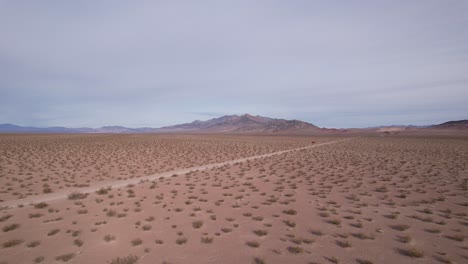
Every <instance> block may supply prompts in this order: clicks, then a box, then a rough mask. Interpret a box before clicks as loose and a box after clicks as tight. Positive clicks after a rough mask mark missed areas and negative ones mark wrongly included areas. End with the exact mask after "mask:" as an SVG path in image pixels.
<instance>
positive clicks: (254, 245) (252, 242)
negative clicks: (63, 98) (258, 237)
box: [245, 241, 260, 248]
mask: <svg viewBox="0 0 468 264" xmlns="http://www.w3.org/2000/svg"><path fill="white" fill-rule="evenodd" d="M245 244H246V245H247V246H249V247H253V248H258V247H259V246H260V243H258V242H257V241H247V242H245Z"/></svg>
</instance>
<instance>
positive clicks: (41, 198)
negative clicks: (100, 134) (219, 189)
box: [0, 138, 351, 208]
mask: <svg viewBox="0 0 468 264" xmlns="http://www.w3.org/2000/svg"><path fill="white" fill-rule="evenodd" d="M350 139H351V138H346V139H341V140H335V141H330V142H325V143H319V144H314V145H310V146H307V147H301V148H295V149H288V150H281V151H277V152H272V153H268V154H261V155H256V156H250V157H246V158H240V159H235V160H230V161H224V162H219V163H211V164H206V165H201V166H196V167H190V168H186V169H178V170H173V171H167V172H161V173H156V174H152V175H148V176H143V177H138V178H131V179H126V180H115V181H108V182H104V183H98V184H95V185H94V186H90V187H85V188H70V189H66V190H61V191H59V192H55V193H50V194H42V195H34V196H30V197H26V198H24V199H18V200H10V201H5V202H1V203H0V208H8V207H15V206H18V205H30V204H34V203H40V202H49V201H54V200H61V199H67V198H68V195H69V194H70V193H71V192H74V191H77V192H80V193H93V192H95V191H97V190H99V189H101V188H106V187H112V188H120V187H125V186H127V185H129V184H138V183H140V182H146V181H152V180H156V179H159V178H164V177H170V176H172V175H174V174H185V173H188V172H191V171H200V170H209V169H213V168H218V167H222V166H225V165H232V164H235V163H239V162H245V161H247V160H253V159H263V158H268V157H271V156H274V155H280V154H284V153H288V152H293V151H298V150H304V149H311V148H316V147H320V146H324V145H330V144H336V143H339V142H343V141H346V140H350Z"/></svg>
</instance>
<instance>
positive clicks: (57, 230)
mask: <svg viewBox="0 0 468 264" xmlns="http://www.w3.org/2000/svg"><path fill="white" fill-rule="evenodd" d="M58 232H60V229H57V228H56V229H52V230H50V231H49V233H47V235H48V236H53V235H55V234H57V233H58Z"/></svg>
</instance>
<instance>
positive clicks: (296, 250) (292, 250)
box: [287, 246, 304, 254]
mask: <svg viewBox="0 0 468 264" xmlns="http://www.w3.org/2000/svg"><path fill="white" fill-rule="evenodd" d="M287 250H288V251H289V252H290V253H293V254H299V253H302V252H304V249H302V248H301V247H297V246H296V247H293V246H291V247H288V248H287Z"/></svg>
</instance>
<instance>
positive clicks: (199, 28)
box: [0, 0, 468, 128]
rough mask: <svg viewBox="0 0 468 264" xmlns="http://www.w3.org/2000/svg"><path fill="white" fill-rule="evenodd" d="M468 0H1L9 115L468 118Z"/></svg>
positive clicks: (41, 120) (151, 120)
mask: <svg viewBox="0 0 468 264" xmlns="http://www.w3.org/2000/svg"><path fill="white" fill-rule="evenodd" d="M467 14H468V1H466V0H457V1H455V0H444V1H440V0H422V1H418V0H414V1H407V0H404V1H399V0H388V1H373V0H372V1H365V0H359V1H358V0H356V1H353V0H349V1H334V0H324V1H309V0H303V1H299V0H289V1H280V0H278V1H275V0H269V1H262V0H259V1H251V0H246V1H243V0H236V1H234V0H233V1H222V0H213V1H203V0H200V1H177V0H175V1H172V0H171V1H138V0H135V1H118V0H109V1H99V0H89V1H88V0H82V1H61V0H57V1H48V0H42V1H35V0H30V1H27V0H9V1H8V0H0V123H14V124H18V125H29V126H40V127H45V126H57V125H58V126H68V127H83V126H87V127H100V126H104V125H122V126H127V127H145V126H149V127H160V126H165V125H174V124H179V123H185V122H191V121H193V120H196V119H198V120H207V119H211V118H214V117H219V116H222V115H231V114H244V113H249V114H253V115H262V116H267V117H274V118H286V119H299V120H303V121H307V122H310V123H313V124H315V125H317V126H320V127H330V128H346V127H371V126H380V125H410V124H412V125H428V124H437V123H442V122H445V121H449V120H460V119H468V103H467V102H468V100H467V99H468V15H467Z"/></svg>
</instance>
